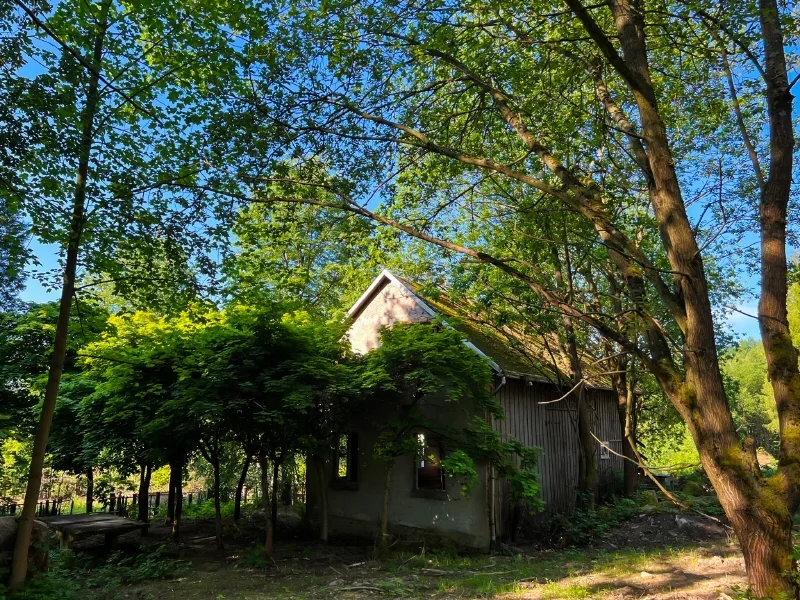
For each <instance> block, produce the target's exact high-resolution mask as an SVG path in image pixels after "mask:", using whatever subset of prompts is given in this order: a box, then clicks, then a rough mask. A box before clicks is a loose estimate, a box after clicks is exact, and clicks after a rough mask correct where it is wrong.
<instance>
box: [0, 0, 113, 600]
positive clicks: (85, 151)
mask: <svg viewBox="0 0 800 600" xmlns="http://www.w3.org/2000/svg"><path fill="white" fill-rule="evenodd" d="M109 6H110V0H106V1H105V2H103V4H102V6H101V8H100V11H99V14H98V16H97V17H96V19H97V20H96V22H95V23H96V29H95V32H94V48H93V52H92V67H93V69H92V72H91V73H90V76H89V85H88V87H87V92H86V104H85V106H84V110H83V114H82V115H81V141H80V146H79V148H78V176H77V180H76V182H75V193H74V196H73V201H72V218H71V220H70V226H69V240H68V243H67V256H66V263H65V265H64V278H63V284H62V288H61V301H60V303H59V307H58V321H57V322H56V331H55V339H54V341H53V353H52V355H51V357H50V369H49V371H48V375H47V386H46V387H45V393H44V399H43V401H42V411H41V414H40V415H39V423H38V425H37V426H36V435H35V437H34V440H33V451H32V454H31V464H30V469H29V471H28V485H27V488H26V490H25V501H24V504H23V506H22V514H21V515H20V517H19V525H18V528H17V537H16V541H15V544H14V558H13V561H12V565H11V574H10V576H9V589H10V591H11V594H12V595H13V594H15V593H16V592H18V591H19V590H20V589H21V588H22V586H23V584H24V583H25V576H26V574H27V571H28V549H29V547H30V543H31V533H32V531H33V521H34V519H35V518H36V505H37V503H38V501H39V491H40V489H41V487H42V469H43V468H44V459H45V453H46V452H47V438H48V437H49V435H50V426H51V425H52V423H53V414H54V412H55V408H56V400H57V398H58V388H59V385H60V384H61V374H62V372H63V371H64V358H65V356H66V351H67V336H68V333H69V319H70V312H71V310H72V297H73V295H74V293H75V273H76V270H77V266H78V247H79V245H80V238H81V234H82V232H83V225H84V220H85V218H86V188H87V184H88V180H89V160H90V157H91V153H92V144H93V142H94V133H95V132H94V122H95V117H96V115H97V111H98V106H99V103H100V89H99V83H100V70H101V69H102V63H103V44H104V41H105V35H106V30H107V28H108V9H109Z"/></svg>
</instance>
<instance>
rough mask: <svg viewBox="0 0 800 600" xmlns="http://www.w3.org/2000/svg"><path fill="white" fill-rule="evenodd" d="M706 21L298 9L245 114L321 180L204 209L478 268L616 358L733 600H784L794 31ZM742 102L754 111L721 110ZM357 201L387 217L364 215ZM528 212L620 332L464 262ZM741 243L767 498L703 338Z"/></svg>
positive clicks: (518, 274)
mask: <svg viewBox="0 0 800 600" xmlns="http://www.w3.org/2000/svg"><path fill="white" fill-rule="evenodd" d="M718 8H719V5H717V4H714V3H707V5H706V3H700V4H697V3H695V4H691V5H687V4H684V3H670V2H657V1H656V2H647V3H631V2H628V1H627V0H614V1H613V2H610V3H608V4H603V5H597V6H590V7H589V6H585V5H584V4H582V3H581V2H580V1H579V0H567V1H566V10H565V8H564V7H563V6H562V5H560V4H558V3H551V2H534V3H532V4H528V5H525V6H522V7H520V6H517V5H515V6H514V7H506V6H504V5H502V4H493V5H491V6H488V5H485V4H482V3H467V4H466V5H465V4H464V3H459V4H458V5H454V4H450V3H447V2H438V3H436V4H435V5H425V6H422V7H421V6H418V5H415V4H410V3H409V4H403V5H401V6H398V5H397V4H396V3H382V2H355V1H351V0H344V1H343V2H341V3H338V4H336V6H335V7H333V8H332V7H331V6H329V5H326V6H325V7H324V8H321V9H320V10H319V11H318V12H313V11H306V12H304V13H303V14H302V16H299V17H298V19H297V20H296V21H290V22H285V23H284V24H283V27H287V28H292V27H296V28H297V30H298V31H301V32H303V35H301V36H284V37H283V38H282V39H285V40H287V41H286V42H285V46H284V50H283V55H284V56H289V55H291V54H292V53H296V55H297V56H302V62H301V61H300V60H298V61H297V62H296V63H294V64H293V65H292V67H293V68H292V69H291V70H289V69H284V71H288V72H289V73H290V74H289V75H288V76H286V77H274V78H269V77H263V78H262V79H261V80H260V81H261V82H263V84H262V85H257V86H255V87H254V90H253V93H252V100H251V103H252V106H253V111H252V113H251V114H254V115H259V116H262V115H269V116H270V117H271V118H275V119H278V120H280V121H281V122H284V123H297V126H296V127H295V128H294V134H295V137H294V138H293V139H292V142H293V143H292V144H291V148H289V149H287V150H286V151H285V152H286V154H290V153H291V154H293V155H294V156H302V157H313V160H317V158H318V157H320V156H324V157H325V160H326V161H327V164H328V165H329V168H328V169H326V172H327V173H328V174H327V175H326V176H324V177H317V178H315V179H313V180H311V181H304V182H303V181H295V184H296V185H297V184H301V185H302V184H305V185H307V186H308V187H310V188H314V189H315V190H319V189H320V188H321V189H324V190H326V191H327V192H328V194H327V196H326V197H325V198H324V199H320V198H319V197H318V196H316V195H315V194H316V192H315V193H314V194H312V193H298V191H297V189H296V188H295V189H293V190H289V189H287V191H288V192H289V193H281V192H279V191H276V190H274V189H273V190H271V192H270V193H267V192H268V190H266V189H265V186H258V185H254V182H256V181H257V179H255V177H257V176H260V175H261V174H262V173H264V172H265V169H266V170H267V172H270V170H271V168H272V166H273V165H271V164H269V161H267V164H266V165H265V164H264V163H265V161H261V162H260V163H259V165H258V169H254V168H253V164H254V162H253V161H251V160H250V159H249V158H247V159H243V160H241V161H240V162H239V167H240V168H239V171H238V172H237V173H235V175H236V176H238V177H239V181H240V182H246V185H247V187H246V188H245V187H243V186H242V185H240V186H239V187H238V188H235V187H233V186H231V187H227V188H225V189H221V188H215V189H214V190H213V191H214V192H215V193H224V194H226V195H227V196H228V197H233V198H237V199H239V200H240V201H242V202H264V201H267V200H269V201H273V202H289V203H292V202H301V203H302V202H305V203H307V204H316V205H318V206H319V205H321V206H323V207H325V208H335V207H338V208H340V209H342V210H343V211H346V212H350V213H354V214H357V215H361V216H363V217H364V218H367V219H369V220H372V221H375V222H377V223H381V224H383V225H386V226H389V227H393V228H396V229H398V230H400V231H403V232H404V233H406V234H408V235H410V236H413V237H416V238H418V239H421V240H424V241H427V242H429V243H432V244H435V245H437V246H438V247H440V248H442V249H443V251H445V252H449V253H458V254H461V255H463V256H464V257H465V259H466V260H471V261H477V262H480V263H483V264H487V265H491V266H493V267H494V268H496V269H498V270H499V271H501V272H502V273H503V274H504V275H505V276H506V277H508V278H510V279H515V280H517V281H519V282H521V283H523V284H525V285H526V286H527V287H528V288H529V289H530V290H531V291H532V292H534V293H535V294H536V295H537V296H538V298H539V299H540V301H541V303H542V304H543V306H545V307H547V308H548V309H549V310H552V311H555V312H556V313H558V314H561V315H563V316H565V317H568V318H569V319H571V320H573V321H574V322H575V323H581V324H582V326H583V327H586V328H587V331H591V332H593V335H597V336H600V337H602V338H604V339H605V340H607V341H609V342H610V343H611V344H616V345H618V346H619V348H621V349H622V350H624V351H625V352H627V353H628V354H629V355H630V356H631V357H633V358H635V361H636V363H638V364H640V365H641V366H642V367H643V368H644V369H646V370H647V371H648V372H649V373H650V374H651V375H652V376H653V377H654V378H655V379H656V380H657V381H658V384H659V386H660V388H661V390H662V391H663V393H664V395H665V396H666V397H667V398H668V399H669V400H670V402H671V403H672V404H673V406H674V407H675V409H676V410H677V411H678V413H679V414H680V415H681V418H682V419H683V420H684V421H685V422H686V423H687V426H688V428H689V430H690V432H691V435H692V438H693V439H694V441H695V443H696V445H697V447H698V450H699V454H700V458H701V460H702V463H703V467H704V468H705V470H706V472H707V474H708V475H709V477H710V479H711V481H712V483H713V485H714V487H715V489H716V490H717V493H718V495H719V497H720V501H721V503H722V505H723V508H724V509H725V512H726V515H727V516H728V518H729V519H730V521H731V524H732V525H733V527H734V529H735V531H736V534H737V536H738V537H739V540H740V542H741V545H742V551H743V554H744V557H745V563H746V566H747V571H748V576H749V579H750V583H751V585H752V587H753V590H754V593H756V594H758V595H776V594H779V593H789V592H790V590H791V588H792V583H791V578H790V577H788V576H787V575H785V574H786V573H790V572H791V570H792V562H791V543H790V528H791V516H792V515H793V514H794V512H795V510H796V509H797V506H798V503H799V502H800V467H799V466H798V465H800V461H799V460H798V459H800V447H798V442H797V440H798V439H800V435H798V428H800V416H798V415H800V392H798V390H800V373H798V366H797V352H796V350H795V348H794V346H793V345H792V343H791V334H790V328H789V325H788V321H787V315H786V296H787V264H786V263H787V261H786V235H787V228H786V227H787V206H788V202H789V198H790V194H791V179H792V173H793V167H792V157H793V145H794V140H793V126H792V122H791V115H792V96H791V93H790V92H791V88H790V84H789V79H788V74H787V62H791V57H789V58H788V59H787V53H790V52H791V49H792V48H793V47H794V46H793V37H792V36H793V33H792V30H791V29H790V28H786V29H785V28H784V24H783V23H782V20H784V21H787V22H788V20H789V16H788V14H786V13H785V11H784V10H783V9H781V8H780V7H779V6H778V4H777V2H775V1H774V0H761V1H760V2H758V3H757V4H737V5H726V7H725V10H724V11H720V10H717V9H718ZM330 10H334V11H335V12H336V13H337V14H340V15H347V16H346V17H344V18H341V19H330V18H329V14H330V13H329V12H328V11H330ZM742 24H745V26H744V27H742ZM662 36H663V37H662ZM289 39H291V41H288V40H289ZM331 40H337V42H335V43H332V42H331ZM453 40H458V43H457V44H454V43H453ZM271 41H272V42H274V41H275V40H271ZM662 41H663V42H664V43H661V42H662ZM273 49H274V47H273ZM689 54H690V55H691V56H692V61H684V60H683V58H685V57H686V56H688V55H689ZM309 57H319V58H320V59H321V60H322V61H323V62H324V64H325V68H318V65H319V63H318V62H317V61H316V60H311V59H309ZM254 69H255V66H254ZM256 70H257V69H256ZM261 72H263V73H264V74H272V66H271V65H269V64H266V65H264V68H263V69H262V71H261ZM741 81H744V85H745V86H746V87H748V89H752V90H753V92H752V93H750V94H748V95H747V96H742V95H740V94H739V89H740V86H739V85H738V84H739V83H740V82H741ZM287 89H292V90H293V93H292V94H291V98H290V99H287V93H286V90H287ZM763 107H766V112H765V111H764V109H763ZM266 122H267V124H271V123H272V120H266ZM309 160H310V159H309ZM762 165H763V166H762ZM698 180H699V181H706V182H707V183H708V186H709V187H710V188H711V189H713V192H712V193H707V192H705V191H704V190H703V189H701V186H695V185H693V181H698ZM254 187H255V189H253V188H254ZM378 189H380V190H381V194H382V197H383V198H386V199H387V201H386V203H385V205H384V206H383V207H378V208H375V207H374V206H373V205H369V204H368V201H369V199H370V198H372V197H373V196H374V194H376V193H377V190H378ZM508 190H512V192H518V193H512V194H511V195H510V196H511V197H509V194H508ZM207 191H208V190H207V189H206V190H203V192H207ZM519 198H522V199H524V200H525V202H524V203H523V202H519V201H518V199H519ZM720 198H725V200H726V201H725V202H721V201H720ZM692 201H696V202H699V205H700V206H701V207H702V208H700V209H694V208H692V207H691V206H690V204H691V203H692ZM539 202H542V204H543V205H545V208H550V207H553V206H556V207H559V210H561V211H565V212H567V213H569V214H572V215H575V216H577V217H579V218H580V219H581V220H582V221H583V222H584V223H585V224H586V225H587V226H588V228H589V230H590V231H591V237H588V238H585V239H584V240H583V242H582V245H584V246H585V247H589V246H591V247H593V248H595V249H596V250H597V251H598V252H599V253H602V254H603V256H604V258H605V265H604V271H606V272H609V273H610V274H611V275H612V277H613V279H614V283H613V285H614V286H616V288H617V289H621V290H623V295H622V296H621V297H622V299H623V300H624V305H623V306H622V307H621V308H622V310H623V313H622V314H623V315H627V318H625V319H622V320H618V317H619V316H621V315H620V313H619V312H617V311H616V310H614V308H613V303H610V302H609V303H604V304H601V305H599V307H597V308H600V309H601V310H600V312H598V311H597V309H596V308H592V309H591V310H587V307H586V306H585V305H584V303H583V297H582V296H579V297H573V296H571V295H570V294H569V293H564V290H563V289H562V288H560V286H558V285H557V282H556V281H555V280H554V278H553V277H552V273H551V272H549V271H548V269H543V268H542V266H541V264H540V263H537V262H532V261H530V260H529V257H528V256H526V255H518V254H515V253H505V252H502V251H500V250H501V249H498V248H495V247H493V246H492V245H491V244H490V243H487V242H486V240H487V239H489V238H491V236H492V235H493V234H495V233H496V232H498V231H503V230H504V228H506V227H509V226H511V225H513V216H514V215H516V214H519V213H520V212H521V211H536V210H538V209H539V206H538V205H539ZM754 206H758V212H757V213H756V212H755V211H754V209H753V207H754ZM482 211H483V212H482ZM734 214H735V215H736V218H735V219H733V218H731V215H734ZM509 215H511V219H510V220H509ZM509 231H511V229H509ZM747 231H755V232H756V233H757V235H758V236H759V239H760V241H761V248H760V251H759V253H758V256H757V257H756V258H757V261H758V262H760V272H761V274H762V281H761V286H760V302H759V323H760V327H761V338H762V341H763V343H764V349H765V354H766V359H767V365H768V371H769V379H770V382H771V386H772V388H773V393H774V396H775V401H776V406H777V413H778V418H779V423H780V429H781V444H780V447H781V450H780V453H779V468H778V472H777V473H776V474H775V475H774V476H769V475H766V474H764V473H762V471H761V470H760V468H759V467H758V464H757V461H756V458H755V452H754V448H753V445H752V443H751V441H748V440H742V439H740V438H739V436H738V435H737V432H736V427H735V422H734V420H733V416H732V414H731V411H730V409H729V406H728V402H727V397H726V390H725V385H724V381H723V377H722V372H721V367H720V360H719V350H718V343H717V330H716V329H715V326H714V319H715V314H714V308H713V306H714V303H715V302H720V301H721V302H722V303H723V304H724V303H725V302H726V300H727V299H728V298H730V297H731V293H732V292H733V291H734V290H733V286H731V285H730V282H729V281H727V280H726V274H727V273H728V268H729V265H730V252H729V248H725V245H726V244H727V245H730V244H734V245H736V244H737V242H739V241H740V240H741V239H742V237H743V234H744V233H745V232H747ZM530 233H531V235H532V236H536V237H538V231H534V232H530ZM518 234H519V235H528V234H529V232H528V231H526V230H524V229H522V230H518ZM558 241H559V243H563V241H564V238H563V237H561V236H559V240H558ZM741 255H743V257H744V258H745V259H747V258H749V257H748V256H747V253H741ZM726 261H727V264H726ZM734 266H735V265H734ZM593 280H594V281H595V282H596V283H597V284H598V285H600V283H601V281H602V280H601V279H600V278H599V277H593ZM576 283H579V284H580V285H579V286H578V287H580V288H585V287H587V286H588V285H589V282H588V281H587V280H586V279H585V278H584V277H583V276H582V277H581V278H580V279H579V280H576ZM611 285H612V284H611V283H609V284H608V286H607V287H605V289H606V290H608V289H609V288H610V287H611ZM604 286H605V284H604ZM599 291H600V292H601V293H602V292H604V290H603V289H599Z"/></svg>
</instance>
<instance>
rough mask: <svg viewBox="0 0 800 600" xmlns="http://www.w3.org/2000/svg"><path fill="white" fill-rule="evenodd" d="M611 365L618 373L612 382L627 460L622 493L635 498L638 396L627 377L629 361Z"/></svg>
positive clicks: (612, 378) (623, 448)
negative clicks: (635, 445)
mask: <svg viewBox="0 0 800 600" xmlns="http://www.w3.org/2000/svg"><path fill="white" fill-rule="evenodd" d="M610 364H612V365H613V366H614V370H615V371H617V373H615V374H614V375H612V376H611V382H612V386H613V388H614V392H615V393H616V395H617V417H618V419H619V427H620V431H622V434H623V435H622V455H623V456H624V457H625V459H624V460H623V461H622V462H623V466H622V472H623V482H622V491H623V494H624V495H625V496H633V495H634V494H635V493H636V479H637V474H636V464H637V463H638V462H639V461H638V457H637V454H636V452H635V449H634V447H633V446H632V445H631V444H632V443H636V421H635V417H636V394H635V393H633V391H632V390H631V389H629V388H628V383H627V376H626V374H625V372H624V371H625V369H626V368H627V364H628V363H627V360H617V361H612V362H611V363H610ZM631 387H632V386H631ZM629 419H630V421H629Z"/></svg>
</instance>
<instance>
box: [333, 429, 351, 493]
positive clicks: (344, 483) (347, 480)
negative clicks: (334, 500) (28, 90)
mask: <svg viewBox="0 0 800 600" xmlns="http://www.w3.org/2000/svg"><path fill="white" fill-rule="evenodd" d="M342 438H347V441H346V444H347V451H346V455H345V469H346V471H345V475H344V476H341V475H339V467H340V461H341V458H342V453H341V448H342ZM332 459H333V460H332V462H331V466H332V469H331V470H332V473H331V484H330V485H331V487H332V488H334V489H338V490H357V489H358V432H357V431H344V432H341V433H339V434H338V435H337V440H336V445H335V446H334V449H333V456H332Z"/></svg>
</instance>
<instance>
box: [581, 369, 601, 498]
mask: <svg viewBox="0 0 800 600" xmlns="http://www.w3.org/2000/svg"><path fill="white" fill-rule="evenodd" d="M577 396H578V440H579V443H580V453H579V454H580V456H581V462H582V463H583V464H582V467H583V468H582V470H581V471H580V473H581V480H580V481H578V490H579V491H580V496H581V497H580V499H579V500H580V501H581V502H582V503H583V505H584V508H588V509H590V510H593V509H594V506H595V497H596V495H597V471H598V466H597V441H596V440H595V439H594V437H593V436H592V422H593V420H594V419H593V417H594V411H592V408H591V406H590V405H589V402H588V401H587V399H586V386H585V385H584V384H583V383H581V384H579V387H578V393H577Z"/></svg>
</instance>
